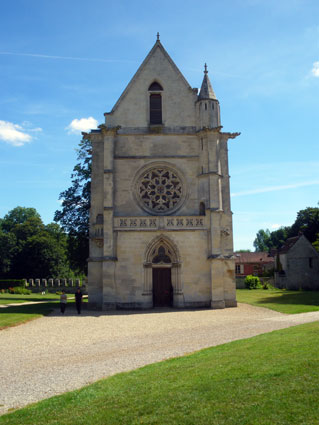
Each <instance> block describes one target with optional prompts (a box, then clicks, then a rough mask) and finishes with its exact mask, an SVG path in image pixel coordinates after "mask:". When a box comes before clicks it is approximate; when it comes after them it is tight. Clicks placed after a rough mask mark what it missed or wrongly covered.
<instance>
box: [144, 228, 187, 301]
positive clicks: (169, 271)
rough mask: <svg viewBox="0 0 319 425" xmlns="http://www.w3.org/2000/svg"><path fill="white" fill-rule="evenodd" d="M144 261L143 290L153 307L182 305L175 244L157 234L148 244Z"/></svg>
mask: <svg viewBox="0 0 319 425" xmlns="http://www.w3.org/2000/svg"><path fill="white" fill-rule="evenodd" d="M145 260H146V261H145V262H144V291H143V295H145V296H147V298H148V299H149V301H148V303H150V306H153V307H170V306H174V307H183V305H184V300H183V298H184V297H183V291H182V285H181V277H180V269H181V262H180V257H179V254H178V249H177V247H176V245H175V244H174V243H173V242H172V241H171V240H170V239H168V238H167V237H166V236H163V235H161V236H158V237H157V238H155V239H153V241H152V242H151V243H150V244H149V245H148V247H147V249H146V253H145Z"/></svg>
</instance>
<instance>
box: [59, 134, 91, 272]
mask: <svg viewBox="0 0 319 425" xmlns="http://www.w3.org/2000/svg"><path fill="white" fill-rule="evenodd" d="M77 159H78V161H79V162H78V163H77V164H76V165H75V167H74V168H73V173H72V174H71V181H72V185H71V186H70V187H69V188H68V189H66V190H65V191H63V192H61V193H60V197H59V199H61V200H62V210H57V211H56V212H55V214H54V221H56V222H59V223H60V224H61V227H62V228H63V230H64V231H65V232H67V233H68V253H69V261H70V264H71V267H72V268H74V269H77V270H78V271H79V272H82V273H86V272H87V258H88V256H89V212H90V200H91V168H92V145H91V142H90V140H88V139H87V138H86V137H83V139H82V140H81V142H80V145H79V149H78V156H77Z"/></svg>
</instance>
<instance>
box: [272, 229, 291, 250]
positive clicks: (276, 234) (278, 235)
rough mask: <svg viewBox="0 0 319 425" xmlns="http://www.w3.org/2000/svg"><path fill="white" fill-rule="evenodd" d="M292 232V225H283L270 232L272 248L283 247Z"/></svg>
mask: <svg viewBox="0 0 319 425" xmlns="http://www.w3.org/2000/svg"><path fill="white" fill-rule="evenodd" d="M289 232H290V226H286V227H284V226H282V227H280V228H279V229H278V230H274V231H273V232H271V233H270V240H271V243H270V245H271V248H276V249H279V248H281V247H282V245H283V244H284V243H285V242H286V240H287V238H288V237H289Z"/></svg>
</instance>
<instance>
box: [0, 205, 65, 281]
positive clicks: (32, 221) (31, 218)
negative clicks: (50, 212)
mask: <svg viewBox="0 0 319 425" xmlns="http://www.w3.org/2000/svg"><path fill="white" fill-rule="evenodd" d="M0 226H1V230H0V243H1V250H3V251H6V252H5V254H6V255H5V256H4V257H3V259H2V260H1V263H0V273H1V277H13V278H23V277H41V278H48V277H57V276H61V274H64V275H68V271H69V264H68V260H67V236H66V235H65V233H64V232H63V231H62V229H61V228H60V226H59V225H58V224H56V223H52V224H49V225H47V226H45V225H44V224H43V222H42V220H41V217H40V215H39V214H38V213H37V211H36V210H35V209H34V208H23V207H17V208H14V209H13V210H11V211H10V212H9V213H8V214H7V215H6V216H5V217H4V218H3V219H2V220H1V222H0Z"/></svg>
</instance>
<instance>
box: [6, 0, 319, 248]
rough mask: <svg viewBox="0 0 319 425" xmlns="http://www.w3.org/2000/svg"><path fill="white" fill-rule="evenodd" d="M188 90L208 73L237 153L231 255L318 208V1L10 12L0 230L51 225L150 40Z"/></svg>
mask: <svg viewBox="0 0 319 425" xmlns="http://www.w3.org/2000/svg"><path fill="white" fill-rule="evenodd" d="M157 31H159V32H160V36H161V42H162V44H163V45H164V47H165V49H166V50H167V51H168V53H169V54H170V56H171V57H172V59H173V60H174V61H175V63H176V65H177V66H178V67H179V69H180V70H181V72H182V73H183V75H184V76H185V78H186V79H187V80H188V82H189V83H190V85H191V86H192V87H200V84H201V82H202V77H203V65H204V63H205V62H207V64H208V69H209V77H210V79H211V82H212V85H213V88H214V91H215V93H216V95H217V97H218V99H219V101H220V104H221V117H222V125H223V127H224V131H230V132H237V131H238V132H241V136H240V137H238V138H237V139H235V140H230V142H229V160H230V174H231V193H232V210H233V213H234V216H233V217H234V244H235V249H244V248H250V249H252V248H253V246H252V244H253V240H254V238H255V235H256V232H257V231H258V230H259V229H261V228H269V229H270V230H273V229H276V228H278V227H279V226H285V225H290V224H292V223H293V222H294V220H295V217H296V213H297V211H299V210H300V209H303V208H306V207H307V206H317V203H318V201H319V171H318V170H319V138H318V134H319V2H318V0H224V1H222V0H202V1H201V2H196V1H194V0H192V1H191V0H183V1H181V0H170V1H168V0H163V1H160V2H159V1H153V0H148V1H145V0H135V1H134V2H131V1H129V0H126V1H124V0H117V1H115V0H103V1H102V0H91V1H84V0H82V1H81V0H80V1H79V0H77V1H74V0H63V1H61V0H55V1H54V2H51V1H49V0H28V1H25V0H11V1H10V2H9V1H7V2H3V4H2V7H1V14H0V172H1V180H0V217H3V216H4V215H5V214H6V213H7V212H8V211H9V210H11V209H12V208H14V207H16V206H18V205H21V206H26V207H34V208H36V209H37V210H38V212H39V213H40V214H41V216H42V218H43V220H44V222H45V223H49V222H51V221H52V219H53V215H54V211H55V210H56V209H57V208H59V202H58V197H59V193H60V192H61V191H63V190H65V189H66V188H67V187H69V185H70V174H71V172H72V168H73V166H74V165H75V163H76V152H75V149H76V148H77V145H78V143H79V141H80V139H81V136H80V130H81V128H82V129H84V128H85V126H87V125H89V126H92V125H94V123H96V122H98V124H101V123H102V122H103V121H104V117H103V114H104V112H107V111H110V110H111V109H112V107H113V105H114V104H115V102H116V101H117V99H118V98H119V96H120V95H121V93H122V91H123V90H124V89H125V87H126V85H127V84H128V82H129V81H130V79H131V78H132V76H133V74H134V73H135V71H136V70H137V68H138V67H139V65H140V64H141V62H142V61H143V59H144V58H145V56H146V55H147V53H148V52H149V50H150V49H151V48H152V46H153V44H154V42H155V40H156V33H157Z"/></svg>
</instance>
